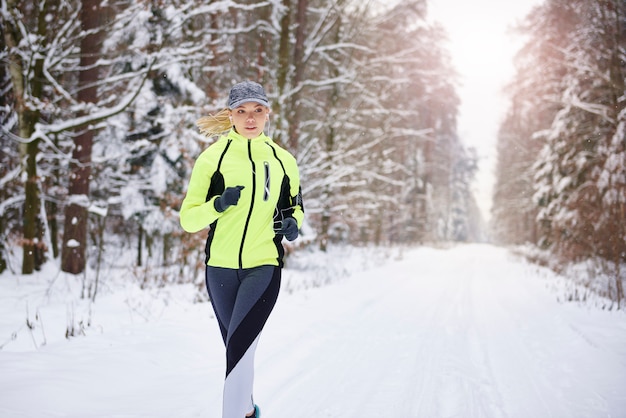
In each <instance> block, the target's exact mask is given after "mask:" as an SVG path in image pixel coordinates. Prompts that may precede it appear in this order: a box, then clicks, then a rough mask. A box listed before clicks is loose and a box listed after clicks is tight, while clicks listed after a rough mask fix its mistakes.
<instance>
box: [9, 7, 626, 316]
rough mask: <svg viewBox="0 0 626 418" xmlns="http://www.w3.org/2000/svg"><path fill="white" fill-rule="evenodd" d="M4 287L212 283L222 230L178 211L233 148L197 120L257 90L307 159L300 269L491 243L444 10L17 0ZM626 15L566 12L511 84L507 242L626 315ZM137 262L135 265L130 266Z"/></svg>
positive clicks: (533, 45) (502, 230)
mask: <svg viewBox="0 0 626 418" xmlns="http://www.w3.org/2000/svg"><path fill="white" fill-rule="evenodd" d="M1 1H2V6H1V11H0V12H1V13H2V24H1V26H0V31H1V32H2V38H1V39H2V41H1V42H2V49H1V52H0V56H1V59H0V90H1V91H2V94H1V96H0V126H1V127H2V129H1V136H0V141H1V144H0V147H1V149H2V153H1V154H0V159H1V162H0V273H1V272H2V271H5V270H10V271H13V272H21V273H22V274H25V275H28V274H32V273H33V272H35V271H37V270H39V269H40V268H41V267H42V266H43V265H44V264H45V263H47V262H51V261H52V262H55V263H58V265H59V268H60V269H61V270H62V271H63V272H66V273H69V274H74V275H79V276H80V277H81V279H82V280H83V283H84V296H85V297H89V298H95V294H96V293H97V288H98V280H99V277H100V274H101V271H104V270H105V269H110V268H112V266H115V267H116V268H120V267H121V268H127V269H133V271H136V272H137V277H138V278H139V279H140V280H141V281H143V282H144V283H145V284H146V285H148V284H150V283H156V284H160V283H162V282H189V281H194V280H196V278H197V276H198V274H197V272H198V271H199V269H201V268H202V262H203V260H204V256H203V247H204V240H205V239H206V232H201V233H197V234H191V235H190V234H186V233H183V231H182V229H181V228H180V226H179V222H178V210H179V208H180V204H181V201H182V199H183V198H184V194H185V187H186V183H187V180H188V178H189V175H190V173H191V169H192V167H193V162H194V159H195V158H196V157H197V155H198V154H199V153H200V152H201V151H202V150H203V149H205V148H206V147H207V146H208V145H210V143H211V142H212V141H214V140H215V138H207V137H204V136H203V135H201V134H200V133H199V132H198V129H197V127H196V125H195V122H196V120H197V119H198V118H200V117H202V116H204V115H207V114H210V113H215V112H218V111H219V110H220V109H222V108H224V107H225V101H226V97H227V95H228V91H229V89H230V87H231V86H232V85H233V84H234V83H236V82H238V81H242V80H254V81H258V82H260V83H262V84H263V85H264V86H265V89H266V91H267V92H268V95H269V96H270V100H271V104H272V113H271V122H270V127H269V135H270V136H272V137H273V138H274V140H275V141H277V142H278V143H280V144H281V145H283V146H284V147H286V148H287V149H288V150H289V151H290V152H291V153H292V154H294V155H295V156H296V158H297V160H298V163H299V166H300V175H301V179H302V186H303V187H302V192H303V196H304V206H305V214H306V223H305V226H304V227H303V230H302V233H301V238H299V239H298V240H297V241H296V242H295V243H294V244H290V246H289V247H288V251H304V250H306V249H307V248H313V247H314V248H317V249H319V250H321V251H330V250H331V249H332V245H334V244H347V245H354V246H369V245H371V246H389V245H422V244H437V243H447V242H463V241H479V240H481V239H483V236H484V234H485V231H483V229H482V220H481V215H480V213H479V210H478V208H477V205H476V202H475V200H474V196H473V195H472V181H473V179H474V175H475V173H476V170H477V156H476V153H475V151H474V150H473V149H471V148H468V147H466V146H464V144H463V140H462V138H460V137H459V134H458V132H457V126H456V125H457V118H458V112H459V97H458V95H457V86H458V75H457V73H456V70H455V68H454V67H453V65H452V63H451V59H450V54H449V52H448V51H447V49H446V47H445V42H446V33H445V31H444V30H443V28H442V27H441V26H440V25H438V24H433V23H429V21H428V19H427V12H428V2H427V1H426V0H408V1H402V2H398V3H397V4H394V5H389V4H388V3H385V2H375V1H371V2H370V1H365V2H363V1H354V0H331V1H319V0H266V1H251V0H237V1H235V0H217V1H200V0H173V1H167V2H164V1H158V0H152V1H141V0H105V1H96V0H49V1H45V0H35V1H21V0H1ZM625 16H626V4H625V2H624V1H620V0H546V1H545V2H543V4H541V5H540V6H537V7H536V8H535V9H534V10H533V11H532V13H531V14H530V15H529V16H527V17H526V19H525V20H524V21H523V23H522V24H521V25H520V27H519V28H517V30H518V31H519V32H520V33H521V34H522V35H523V36H525V37H526V39H527V42H526V44H525V46H524V48H522V50H520V52H519V54H518V57H517V61H516V68H517V73H516V75H515V77H514V79H513V80H511V84H510V85H509V86H508V89H507V94H508V97H509V98H510V108H509V109H508V112H507V116H506V118H505V119H504V121H503V123H502V126H501V129H500V133H499V138H498V168H497V173H496V174H497V183H496V189H495V193H494V202H493V214H492V221H491V225H490V228H489V237H490V238H491V239H492V240H493V241H494V242H497V243H499V244H502V245H515V246H521V245H524V246H525V248H532V249H533V251H529V250H526V252H527V253H528V254H529V256H531V257H533V260H534V261H536V262H539V263H543V264H548V265H550V266H551V267H552V268H555V269H562V268H564V266H567V265H569V264H572V263H580V262H588V263H590V264H588V265H589V266H590V267H589V268H590V269H591V270H593V272H594V274H593V275H591V276H590V277H592V279H590V280H593V283H590V284H589V286H590V287H593V288H594V289H596V290H597V291H598V292H599V293H603V294H605V295H607V296H608V297H609V298H610V299H612V300H615V301H617V302H618V304H619V303H620V301H622V300H623V299H624V290H623V278H624V277H625V276H626V272H625V268H624V263H626V208H625V204H626V169H625V167H626V110H625V108H626V106H625V101H626V96H625V95H624V91H625V82H626V64H625V63H626V25H625ZM111 254H123V256H119V257H118V256H111Z"/></svg>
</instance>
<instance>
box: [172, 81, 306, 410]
mask: <svg viewBox="0 0 626 418" xmlns="http://www.w3.org/2000/svg"><path fill="white" fill-rule="evenodd" d="M269 113H270V107H269V102H268V100H267V96H266V94H265V91H264V90H263V87H262V86H261V85H260V84H257V83H254V82H250V81H244V82H242V83H239V84H236V85H234V86H233V87H232V89H231V90H230V94H229V98H228V107H227V108H226V109H223V110H222V111H220V112H219V113H217V114H216V115H214V116H208V117H204V118H201V119H200V120H198V127H199V128H200V132H202V133H204V134H206V135H208V136H213V135H216V134H219V133H223V132H225V131H228V132H227V133H226V134H225V135H224V136H221V137H220V138H219V139H218V140H217V141H216V142H215V143H214V144H212V145H211V146H209V147H208V148H207V149H206V150H205V151H204V152H202V153H201V154H200V156H199V157H198V159H197V160H196V163H195V165H194V168H193V171H192V173H191V178H190V180H189V186H188V188H187V195H186V196H185V199H184V201H183V203H182V206H181V209H180V223H181V226H182V227H183V229H185V231H187V232H197V231H199V230H201V229H203V228H206V227H207V226H209V235H208V238H207V242H206V249H205V251H206V265H207V267H206V285H207V289H208V292H209V297H210V299H211V303H212V305H213V309H214V311H215V315H216V317H217V320H218V323H219V326H220V331H221V333H222V338H223V340H224V344H225V346H226V380H225V382H224V399H223V412H222V417H223V418H243V417H244V416H246V417H255V418H258V417H259V416H260V412H259V408H258V406H257V405H255V404H254V400H253V397H252V387H253V375H254V352H255V349H256V346H257V343H258V340H259V335H260V332H261V330H262V329H263V326H264V325H265V322H266V321H267V318H268V317H269V315H270V312H271V311H272V309H273V308H274V304H275V303H276V299H277V297H278V291H279V288H280V277H281V268H282V267H283V255H284V250H283V247H282V244H281V240H282V237H283V236H284V237H286V238H287V239H288V240H289V241H293V240H294V239H296V238H297V237H298V230H299V227H300V226H301V225H302V220H303V218H304V210H303V205H302V194H301V190H300V177H299V173H298V166H297V163H296V160H295V158H294V157H293V156H292V155H291V154H289V152H287V151H286V150H284V149H283V148H281V147H279V146H278V145H276V144H275V143H274V142H273V141H272V140H271V139H270V138H269V137H267V136H266V135H265V134H264V133H263V130H264V128H265V124H266V123H267V122H268V121H269Z"/></svg>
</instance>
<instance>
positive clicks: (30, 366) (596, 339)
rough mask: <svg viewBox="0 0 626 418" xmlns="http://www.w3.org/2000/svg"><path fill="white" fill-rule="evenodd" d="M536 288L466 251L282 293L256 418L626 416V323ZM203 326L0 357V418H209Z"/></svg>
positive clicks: (500, 261)
mask: <svg viewBox="0 0 626 418" xmlns="http://www.w3.org/2000/svg"><path fill="white" fill-rule="evenodd" d="M292 273H293V272H289V274H292ZM290 279H292V280H293V279H294V278H293V277H290ZM544 280H546V279H542V278H539V277H536V274H535V268H534V267H531V266H528V265H526V264H524V263H521V262H519V261H515V260H514V259H513V258H511V257H509V256H508V255H507V253H506V251H504V250H501V249H497V248H494V247H491V246H481V245H468V246H460V247H457V248H454V249H450V250H435V249H427V248H422V249H416V250H411V251H407V252H405V253H404V256H403V259H402V260H399V261H398V260H389V261H388V262H387V264H385V265H384V266H382V267H380V268H375V269H370V270H369V271H367V272H365V273H362V274H359V275H355V276H352V277H350V278H347V279H344V280H342V281H340V282H338V283H335V284H332V285H329V286H326V287H322V288H317V289H309V290H306V291H298V292H296V293H294V294H287V293H283V294H282V295H281V297H280V298H279V303H278V305H277V307H276V309H275V311H274V313H273V315H272V317H271V318H270V322H269V323H268V325H267V327H266V330H265V331H264V334H263V336H262V338H261V342H260V344H259V349H258V351H257V376H256V388H257V389H256V400H257V402H258V403H259V404H260V405H261V408H262V412H263V418H296V417H309V416H310V417H316V418H327V417H328V418H331V417H336V418H357V417H358V418H413V417H416V418H417V417H419V418H452V417H458V418H473V417H485V418H489V417H494V418H500V417H507V418H528V417H533V418H543V417H546V418H547V417H554V418H577V417H580V418H600V417H618V418H620V417H626V315H624V313H623V312H621V313H615V312H613V313H611V312H604V311H598V310H595V309H590V308H584V307H580V306H577V305H574V304H566V305H564V304H559V303H557V302H556V301H555V296H554V294H551V293H550V292H549V291H548V290H546V286H545V281H544ZM112 302H113V301H111V303H112ZM102 304H104V302H102ZM98 309H104V308H102V307H100V303H99V304H98ZM0 313H2V312H0ZM43 315H46V314H45V313H44V314H43ZM48 315H51V314H48ZM99 315H100V317H101V318H108V321H109V323H110V324H112V323H113V322H114V319H115V318H118V317H119V316H120V315H119V314H117V315H115V314H113V313H109V314H108V315H109V316H108V317H107V313H106V312H101V313H100V314H99ZM209 316H210V310H209V306H208V304H195V305H184V306H183V305H181V306H170V307H168V308H167V309H166V313H164V314H162V315H161V316H160V318H159V319H158V320H156V321H149V322H145V323H142V322H135V323H129V324H126V325H125V326H120V327H118V328H114V329H111V327H112V325H110V324H108V325H103V326H104V329H105V330H108V329H111V330H110V331H105V332H103V333H101V334H95V335H89V336H88V337H87V338H76V339H73V340H71V341H70V342H69V343H66V342H64V341H60V342H58V343H53V344H50V343H49V344H48V345H47V346H46V347H43V348H41V349H40V350H39V351H32V350H30V351H16V352H11V351H8V350H5V351H0V417H7V418H8V417H16V418H17V417H76V418H78V417H120V418H122V417H128V418H131V417H155V418H158V417H180V418H185V417H207V418H218V417H219V411H220V402H221V400H220V399H221V393H220V391H221V383H222V382H221V378H222V376H223V364H222V356H223V354H222V347H221V342H220V339H219V332H218V330H217V325H216V324H215V322H214V320H213V319H212V318H209ZM106 320H107V319H103V321H105V322H106ZM0 331H2V332H3V333H4V331H6V329H5V328H2V329H0ZM0 336H2V337H3V336H4V334H0Z"/></svg>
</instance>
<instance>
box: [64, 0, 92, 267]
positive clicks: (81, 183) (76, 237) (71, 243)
mask: <svg viewBox="0 0 626 418" xmlns="http://www.w3.org/2000/svg"><path fill="white" fill-rule="evenodd" d="M99 14H100V10H99V1H98V0H83V1H82V10H81V15H80V18H81V22H82V28H83V30H84V31H85V32H86V35H85V37H84V38H83V39H82V41H81V45H80V50H81V56H80V72H79V75H78V83H79V90H78V95H77V96H78V101H79V102H82V103H95V102H96V101H97V96H98V90H97V87H96V82H97V80H98V67H97V65H96V61H97V59H98V55H99V50H100V40H101V34H100V33H99V32H98V31H97V30H95V29H97V27H98V23H99V22H98V18H99ZM93 137H94V131H93V129H91V128H90V127H89V126H87V127H85V128H83V129H82V130H81V131H80V132H78V134H77V136H76V137H75V139H74V151H73V153H72V164H71V175H70V185H69V204H68V206H67V207H66V208H65V228H64V234H63V248H62V256H61V269H62V270H63V271H65V272H68V273H73V274H78V273H81V272H83V271H84V270H85V263H86V257H85V250H86V247H87V220H88V215H89V213H88V207H89V177H90V176H91V148H92V145H93Z"/></svg>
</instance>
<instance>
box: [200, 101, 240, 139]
mask: <svg viewBox="0 0 626 418" xmlns="http://www.w3.org/2000/svg"><path fill="white" fill-rule="evenodd" d="M196 126H197V127H198V129H200V133H201V134H204V135H206V136H207V137H209V138H210V137H212V136H216V135H220V134H222V133H224V132H226V131H229V130H230V129H231V128H232V127H233V123H232V122H231V120H230V109H228V108H224V109H222V110H220V111H219V112H217V113H216V114H215V115H211V114H209V115H208V116H203V117H201V118H200V119H198V120H197V121H196Z"/></svg>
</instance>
